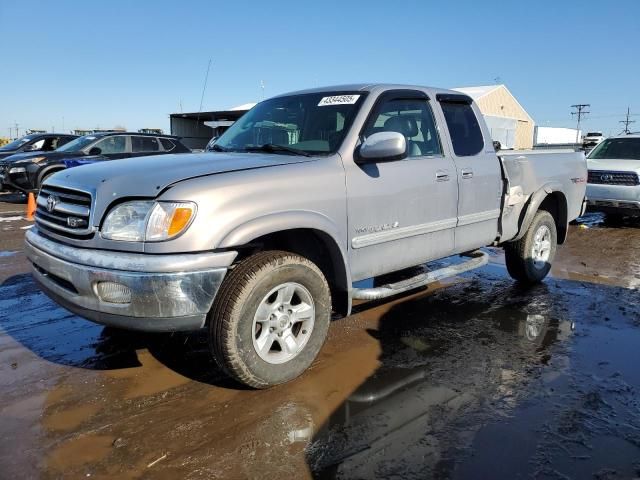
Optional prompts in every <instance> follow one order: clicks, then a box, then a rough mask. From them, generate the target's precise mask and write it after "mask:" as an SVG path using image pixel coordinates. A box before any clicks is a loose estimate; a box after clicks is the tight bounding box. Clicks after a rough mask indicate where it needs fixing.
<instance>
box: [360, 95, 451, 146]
mask: <svg viewBox="0 0 640 480" xmlns="http://www.w3.org/2000/svg"><path fill="white" fill-rule="evenodd" d="M378 132H398V133H400V134H402V135H403V136H404V137H405V139H406V141H407V156H408V157H420V156H425V155H440V154H441V153H442V150H441V148H440V141H439V138H438V133H437V131H436V126H435V121H434V119H433V112H432V111H431V107H430V106H429V103H428V101H427V100H425V99H418V98H415V99H393V100H388V101H385V102H384V103H382V104H381V105H380V106H379V107H378V109H377V110H376V113H375V114H374V115H373V117H372V118H371V120H370V122H369V124H368V125H367V127H366V128H365V130H364V133H363V136H364V138H367V137H368V136H370V135H373V134H374V133H378Z"/></svg>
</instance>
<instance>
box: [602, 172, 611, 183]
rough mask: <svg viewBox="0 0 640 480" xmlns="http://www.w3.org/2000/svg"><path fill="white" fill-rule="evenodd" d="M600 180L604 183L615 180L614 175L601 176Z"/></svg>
mask: <svg viewBox="0 0 640 480" xmlns="http://www.w3.org/2000/svg"><path fill="white" fill-rule="evenodd" d="M600 180H602V181H603V182H610V181H611V180H613V175H609V174H608V173H605V174H604V175H600Z"/></svg>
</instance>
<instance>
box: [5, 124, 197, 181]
mask: <svg viewBox="0 0 640 480" xmlns="http://www.w3.org/2000/svg"><path fill="white" fill-rule="evenodd" d="M190 151H191V150H189V149H188V148H187V147H185V146H184V145H183V144H182V143H180V139H179V137H174V136H171V135H152V134H145V133H130V132H108V133H95V134H91V135H85V136H84V137H79V138H76V139H75V140H73V141H71V142H69V143H67V144H66V145H64V146H62V147H60V148H58V149H57V150H55V151H53V152H34V153H23V154H17V155H12V156H10V157H8V158H6V159H5V160H4V163H5V172H4V180H3V182H4V183H5V184H8V185H9V186H10V187H13V188H17V189H19V190H22V191H25V192H28V191H34V190H38V189H40V186H41V185H42V182H43V181H44V179H45V178H47V177H48V176H49V175H53V174H54V173H56V172H59V171H60V170H63V169H65V168H71V167H77V166H79V165H86V164H89V163H95V162H101V161H105V160H116V159H120V158H131V157H144V156H147V155H162V154H165V153H185V152H190ZM1 168H2V166H0V169H1Z"/></svg>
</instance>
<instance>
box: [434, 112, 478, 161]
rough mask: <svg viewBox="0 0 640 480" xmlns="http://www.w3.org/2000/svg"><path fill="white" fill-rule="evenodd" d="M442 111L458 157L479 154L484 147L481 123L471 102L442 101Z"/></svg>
mask: <svg viewBox="0 0 640 480" xmlns="http://www.w3.org/2000/svg"><path fill="white" fill-rule="evenodd" d="M440 105H441V107H442V112H443V113H444V118H445V121H446V123H447V129H448V130H449V135H450V137H451V143H452V144H453V151H454V153H455V154H456V155H457V156H458V157H470V156H473V155H477V154H478V153H480V152H481V151H482V149H483V148H484V137H483V135H482V129H481V128H480V123H479V122H478V118H477V117H476V114H475V112H474V111H473V108H472V106H471V103H468V102H465V101H446V100H445V101H441V102H440Z"/></svg>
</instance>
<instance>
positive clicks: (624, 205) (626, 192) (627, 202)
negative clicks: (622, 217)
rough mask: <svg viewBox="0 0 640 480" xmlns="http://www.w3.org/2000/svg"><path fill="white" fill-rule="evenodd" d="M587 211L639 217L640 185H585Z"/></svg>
mask: <svg viewBox="0 0 640 480" xmlns="http://www.w3.org/2000/svg"><path fill="white" fill-rule="evenodd" d="M587 198H588V200H589V209H590V210H598V211H603V212H615V213H626V214H628V215H640V185H636V186H628V185H595V184H587Z"/></svg>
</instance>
